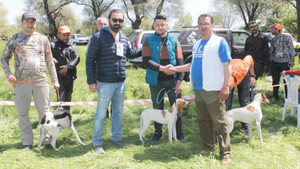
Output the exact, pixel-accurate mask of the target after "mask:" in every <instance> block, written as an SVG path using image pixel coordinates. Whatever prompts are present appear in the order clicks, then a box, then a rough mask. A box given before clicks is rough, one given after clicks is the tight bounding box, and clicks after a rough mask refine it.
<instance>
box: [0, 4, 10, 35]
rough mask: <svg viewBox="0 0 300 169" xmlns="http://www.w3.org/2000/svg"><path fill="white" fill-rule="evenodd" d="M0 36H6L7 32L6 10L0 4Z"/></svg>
mask: <svg viewBox="0 0 300 169" xmlns="http://www.w3.org/2000/svg"><path fill="white" fill-rule="evenodd" d="M0 8H1V10H0V25H1V27H0V36H1V35H6V34H7V30H8V27H9V25H8V24H7V23H8V21H7V19H6V15H7V10H6V9H5V8H4V6H3V5H2V2H0Z"/></svg>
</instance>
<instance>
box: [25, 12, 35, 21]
mask: <svg viewBox="0 0 300 169" xmlns="http://www.w3.org/2000/svg"><path fill="white" fill-rule="evenodd" d="M28 18H33V19H35V20H36V17H35V15H34V14H33V13H32V12H26V13H24V14H23V15H22V21H23V20H26V19H28Z"/></svg>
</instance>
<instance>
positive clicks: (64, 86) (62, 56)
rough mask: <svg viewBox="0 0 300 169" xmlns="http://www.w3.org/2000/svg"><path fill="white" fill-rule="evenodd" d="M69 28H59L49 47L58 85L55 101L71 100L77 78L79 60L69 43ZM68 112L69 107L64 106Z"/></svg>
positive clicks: (73, 47)
mask: <svg viewBox="0 0 300 169" xmlns="http://www.w3.org/2000/svg"><path fill="white" fill-rule="evenodd" d="M70 33H71V31H70V28H69V27H67V26H61V27H59V29H58V33H57V37H58V40H57V41H56V42H54V43H52V45H51V51H52V54H53V58H54V63H55V67H56V72H57V77H58V82H59V85H60V88H59V94H60V96H57V99H58V100H57V101H64V102H70V101H71V98H72V92H73V85H74V80H75V79H76V78H77V76H76V73H77V69H76V66H77V65H78V63H79V61H80V58H79V54H78V52H77V49H76V47H75V46H73V45H72V44H70V43H69V40H70ZM64 109H67V110H70V106H64Z"/></svg>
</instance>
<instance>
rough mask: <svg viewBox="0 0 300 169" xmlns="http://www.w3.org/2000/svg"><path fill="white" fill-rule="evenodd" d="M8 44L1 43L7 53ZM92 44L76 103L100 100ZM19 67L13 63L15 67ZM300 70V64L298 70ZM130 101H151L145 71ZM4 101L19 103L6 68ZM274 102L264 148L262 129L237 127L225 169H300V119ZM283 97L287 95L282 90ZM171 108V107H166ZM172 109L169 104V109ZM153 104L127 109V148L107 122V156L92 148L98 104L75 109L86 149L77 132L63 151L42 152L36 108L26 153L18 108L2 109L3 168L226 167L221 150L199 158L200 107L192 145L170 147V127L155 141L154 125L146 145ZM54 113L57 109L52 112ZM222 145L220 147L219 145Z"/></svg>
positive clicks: (190, 124)
mask: <svg viewBox="0 0 300 169" xmlns="http://www.w3.org/2000/svg"><path fill="white" fill-rule="evenodd" d="M4 45H5V42H0V52H1V54H2V51H3V48H4ZM85 50H86V46H78V51H79V53H80V56H81V62H80V63H79V65H78V79H76V81H75V89H74V93H73V101H78V102H80V101H96V100H97V97H96V93H91V92H90V91H89V89H88V85H87V83H86V76H85V56H84V53H85ZM12 63H13V62H12ZM11 67H12V68H13V64H11ZM296 68H297V69H299V65H297V67H296ZM127 75H128V77H127V79H126V100H134V99H148V98H150V92H149V87H148V85H147V84H146V83H145V80H144V78H145V77H144V76H145V70H144V69H131V68H129V69H127ZM264 79H265V78H261V80H259V81H258V84H257V86H258V87H259V86H270V85H271V83H270V82H266V81H265V80H264ZM0 83H1V85H0V100H1V101H6V100H9V101H13V88H12V86H11V85H10V84H9V83H8V82H7V80H6V78H5V76H4V73H3V69H2V68H1V69H0ZM262 91H263V92H265V93H266V94H267V96H268V97H269V98H270V100H271V103H270V104H268V105H265V104H263V105H262V109H263V114H264V117H263V120H262V135H263V140H264V144H261V143H260V141H259V139H258V135H257V130H256V128H255V127H254V130H253V136H254V138H253V139H251V140H248V139H245V138H244V136H243V131H242V129H241V125H240V123H238V122H237V123H235V129H234V131H233V132H232V133H231V148H232V160H233V161H232V163H230V165H229V166H227V167H225V168H251V169H252V168H257V169H258V168H259V169H260V168H274V169H275V168H276V169H277V168H290V169H295V168H300V162H299V159H300V129H299V128H296V123H297V122H296V118H295V117H290V116H288V115H287V116H286V119H285V121H284V122H282V121H281V116H282V110H283V103H284V101H283V99H281V100H280V101H278V102H275V101H273V100H272V99H271V96H272V89H270V88H269V89H264V90H262ZM192 93H193V92H192V91H190V90H189V83H186V82H185V83H184V91H183V95H191V94H192ZM280 96H281V98H283V96H282V91H281V95H280ZM51 101H53V102H54V101H55V92H54V91H53V90H51ZM166 105H168V103H167V104H166ZM168 106H169V105H168ZM151 107H152V106H151V104H150V103H147V104H135V105H125V106H124V120H123V140H124V141H125V142H126V143H127V146H126V147H125V148H117V147H115V146H114V145H113V143H112V142H111V121H110V119H108V120H106V124H105V129H104V134H103V137H104V144H103V147H104V150H105V151H106V154H105V155H100V154H97V153H95V152H94V150H93V149H92V133H93V120H94V116H95V110H96V107H95V106H78V107H72V108H71V109H72V114H73V119H74V125H75V127H76V129H77V132H78V134H79V136H80V137H81V139H82V141H83V142H84V143H86V144H87V145H86V146H80V145H79V144H78V143H77V142H76V139H75V136H74V135H73V133H72V131H71V130H62V132H61V134H60V137H59V139H58V144H59V145H61V146H60V148H59V151H55V150H53V149H52V148H47V147H44V146H43V147H42V149H41V151H42V152H41V153H37V151H36V147H37V142H38V141H39V133H38V132H37V124H38V121H37V119H38V118H37V112H36V110H35V108H34V107H31V109H30V118H31V121H32V123H33V128H34V137H35V142H34V148H33V149H32V150H20V147H21V142H20V141H21V133H20V130H19V127H18V115H17V112H16V109H15V108H14V107H13V106H0V110H1V111H0V168H5V169H6V168H64V169H68V168H70V169H71V168H72V169H73V168H138V169H141V168H213V169H215V168H221V167H222V166H221V165H220V158H219V150H218V147H217V148H216V150H215V151H214V152H212V153H203V154H201V155H195V154H194V151H195V150H196V149H197V148H200V146H201V144H200V143H201V139H200V136H199V129H198V123H197V117H196V114H195V103H194V101H192V105H191V107H190V108H189V110H188V111H185V112H184V114H183V131H184V134H185V137H186V138H187V141H186V142H173V143H169V141H168V134H167V128H166V127H165V126H164V128H163V129H164V133H163V137H162V138H161V140H159V141H158V142H152V141H151V137H152V134H153V132H154V129H153V127H152V126H151V127H149V129H148V130H147V131H146V138H148V140H146V141H145V144H144V145H143V144H142V143H141V142H140V140H139V137H138V132H139V130H140V121H139V117H140V113H141V111H142V110H144V109H146V108H151ZM233 107H238V104H237V96H236V95H235V96H234V104H233ZM52 109H53V108H52ZM216 146H217V144H216Z"/></svg>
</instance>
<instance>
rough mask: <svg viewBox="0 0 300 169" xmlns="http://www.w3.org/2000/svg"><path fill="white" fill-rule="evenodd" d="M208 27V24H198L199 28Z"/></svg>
mask: <svg viewBox="0 0 300 169" xmlns="http://www.w3.org/2000/svg"><path fill="white" fill-rule="evenodd" d="M209 25H210V23H199V26H202V27H208V26H209Z"/></svg>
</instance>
